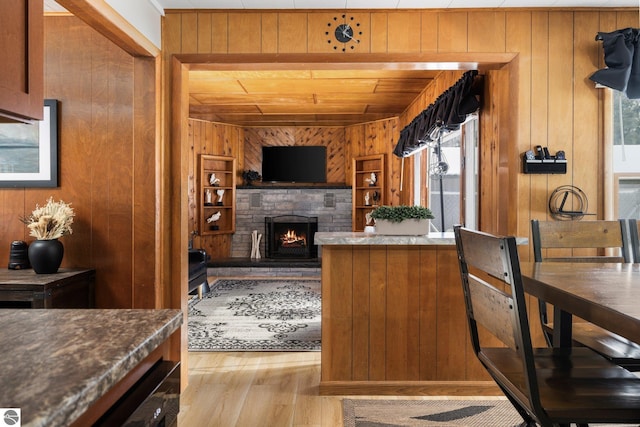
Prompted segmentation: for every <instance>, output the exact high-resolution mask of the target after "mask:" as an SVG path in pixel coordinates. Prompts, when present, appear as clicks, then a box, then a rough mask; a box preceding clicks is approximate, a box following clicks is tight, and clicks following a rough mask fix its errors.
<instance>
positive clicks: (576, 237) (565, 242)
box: [531, 219, 631, 262]
mask: <svg viewBox="0 0 640 427" xmlns="http://www.w3.org/2000/svg"><path fill="white" fill-rule="evenodd" d="M531 234H532V240H533V252H534V259H535V260H536V261H538V262H539V261H543V260H544V261H577V262H580V261H585V262H631V250H630V248H629V245H630V244H631V242H630V237H629V232H628V229H627V222H626V220H618V221H605V220H597V221H538V220H535V219H534V220H532V221H531ZM589 248H590V249H599V250H603V249H609V248H615V249H619V254H618V255H617V256H605V255H603V256H586V257H585V256H580V255H576V256H571V257H568V256H562V257H554V256H547V257H543V256H542V249H589Z"/></svg>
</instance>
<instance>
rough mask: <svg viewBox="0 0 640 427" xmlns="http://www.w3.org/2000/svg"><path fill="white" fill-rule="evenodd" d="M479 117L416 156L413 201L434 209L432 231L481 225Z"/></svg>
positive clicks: (476, 116) (474, 117)
mask: <svg viewBox="0 0 640 427" xmlns="http://www.w3.org/2000/svg"><path fill="white" fill-rule="evenodd" d="M478 142H479V134H478V115H477V114H470V115H469V116H468V117H467V121H465V122H464V123H463V124H462V125H461V126H460V129H459V130H456V131H453V132H449V133H447V134H445V135H443V136H442V137H441V139H440V143H439V144H437V143H432V144H431V145H430V146H429V147H428V149H427V150H425V151H424V152H423V153H420V154H421V155H416V156H414V174H415V175H414V182H415V183H416V185H415V188H414V200H415V201H416V204H425V205H426V206H428V207H429V209H431V211H432V212H433V215H434V217H435V218H434V219H433V220H431V231H435V232H441V231H452V230H453V226H454V225H455V224H465V226H467V227H469V228H472V229H476V228H477V224H478V206H479V200H478Z"/></svg>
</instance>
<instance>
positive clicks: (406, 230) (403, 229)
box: [376, 219, 431, 236]
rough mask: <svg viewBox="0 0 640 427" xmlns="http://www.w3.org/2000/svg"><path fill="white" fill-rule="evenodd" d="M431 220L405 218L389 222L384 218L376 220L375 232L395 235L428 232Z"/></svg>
mask: <svg viewBox="0 0 640 427" xmlns="http://www.w3.org/2000/svg"><path fill="white" fill-rule="evenodd" d="M430 224H431V220H428V219H405V220H404V221H401V222H391V221H387V220H384V219H377V220H376V233H377V234H388V235H395V236H418V235H423V234H428V233H429V225H430Z"/></svg>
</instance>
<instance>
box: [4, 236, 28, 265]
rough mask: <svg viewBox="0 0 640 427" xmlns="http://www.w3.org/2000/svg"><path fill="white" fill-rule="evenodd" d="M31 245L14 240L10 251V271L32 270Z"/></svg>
mask: <svg viewBox="0 0 640 427" xmlns="http://www.w3.org/2000/svg"><path fill="white" fill-rule="evenodd" d="M28 249H29V245H28V244H27V242H25V241H24V240H14V241H13V242H11V249H10V251H9V267H8V268H9V270H22V269H25V268H31V265H30V264H29V254H28V252H27V251H28Z"/></svg>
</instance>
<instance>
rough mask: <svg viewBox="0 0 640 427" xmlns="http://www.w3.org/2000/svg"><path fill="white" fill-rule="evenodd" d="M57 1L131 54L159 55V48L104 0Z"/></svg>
mask: <svg viewBox="0 0 640 427" xmlns="http://www.w3.org/2000/svg"><path fill="white" fill-rule="evenodd" d="M57 2H58V4H60V6H62V7H64V8H65V9H67V10H68V11H69V12H71V13H73V14H74V15H75V16H77V17H78V18H80V19H82V20H83V21H84V22H86V23H87V24H89V26H91V27H92V28H94V29H95V30H96V31H98V32H99V33H101V34H102V35H103V36H105V37H106V38H108V39H109V40H111V41H112V42H113V43H115V44H116V45H118V46H120V47H121V48H122V49H123V50H125V51H126V52H128V53H129V54H131V55H132V56H153V57H155V56H158V55H160V48H158V47H157V46H156V45H155V44H153V43H152V42H151V41H150V40H149V39H147V38H146V37H145V36H144V35H143V34H142V33H141V32H140V31H138V29H137V28H135V27H134V26H133V25H131V24H130V23H129V21H127V20H126V19H124V18H123V17H122V16H121V15H120V14H119V13H118V12H116V11H115V10H114V9H113V8H112V7H111V6H109V4H107V2H106V1H105V0H94V1H88V0H57Z"/></svg>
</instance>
